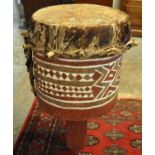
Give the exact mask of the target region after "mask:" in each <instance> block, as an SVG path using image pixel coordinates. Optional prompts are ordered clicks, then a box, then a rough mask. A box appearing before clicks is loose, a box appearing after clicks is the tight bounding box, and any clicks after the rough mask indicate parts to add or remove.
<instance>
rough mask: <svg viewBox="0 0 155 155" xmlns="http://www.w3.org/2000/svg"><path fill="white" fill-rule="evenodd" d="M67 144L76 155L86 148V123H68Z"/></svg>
mask: <svg viewBox="0 0 155 155" xmlns="http://www.w3.org/2000/svg"><path fill="white" fill-rule="evenodd" d="M66 126H67V134H66V143H67V146H68V148H69V149H70V150H72V151H74V152H75V154H76V155H78V153H79V152H80V150H81V149H83V148H84V146H85V144H86V131H87V122H86V121H67V123H66Z"/></svg>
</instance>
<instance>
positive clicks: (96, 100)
mask: <svg viewBox="0 0 155 155" xmlns="http://www.w3.org/2000/svg"><path fill="white" fill-rule="evenodd" d="M36 90H37V91H38V92H39V93H40V94H42V93H41V92H40V90H39V89H38V88H37V87H36ZM117 90H118V86H117V87H116V90H115V91H113V93H112V94H110V95H109V96H106V97H104V98H100V99H95V100H87V101H80V104H83V103H91V102H98V101H101V100H103V99H106V98H108V97H111V96H113V95H114V94H116V93H117ZM42 95H43V96H45V97H47V98H49V99H52V100H55V101H58V102H62V103H65V104H67V103H71V104H72V103H73V102H74V103H75V104H76V103H77V104H79V101H68V100H66V101H65V100H60V99H56V98H53V97H50V96H48V95H45V94H42Z"/></svg>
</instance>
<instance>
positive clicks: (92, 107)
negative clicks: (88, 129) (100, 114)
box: [38, 93, 118, 110]
mask: <svg viewBox="0 0 155 155" xmlns="http://www.w3.org/2000/svg"><path fill="white" fill-rule="evenodd" d="M117 95H118V94H117V93H116V94H115V95H114V96H113V97H112V98H111V99H110V100H108V101H107V102H104V103H103V104H99V105H95V106H93V104H92V105H91V106H90V107H74V106H73V107H64V106H60V105H58V104H54V103H52V102H49V101H47V100H45V99H44V98H42V97H41V96H40V95H39V94H38V96H39V97H40V98H41V100H43V101H44V102H45V103H47V104H49V105H52V106H54V107H57V108H61V109H66V110H69V109H70V110H89V109H94V108H99V107H102V106H105V105H107V104H108V103H110V102H111V101H113V100H114V99H115V98H116V97H117ZM73 102H74V101H73ZM73 105H74V104H73Z"/></svg>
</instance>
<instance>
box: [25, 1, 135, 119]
mask: <svg viewBox="0 0 155 155" xmlns="http://www.w3.org/2000/svg"><path fill="white" fill-rule="evenodd" d="M32 20H33V21H32V25H31V28H30V30H29V31H28V34H25V37H24V39H25V44H26V45H25V49H24V52H25V53H26V57H27V63H26V64H27V67H28V71H29V73H30V80H31V85H32V90H33V92H34V94H35V95H36V97H37V100H38V102H39V105H40V106H42V109H43V110H45V111H46V112H49V113H51V114H52V115H54V116H57V117H59V118H61V119H65V120H87V119H88V118H92V117H97V116H101V115H103V114H104V113H105V112H108V111H109V109H111V108H112V107H113V105H114V104H115V102H116V99H117V93H118V85H119V79H120V77H119V74H120V66H121V59H122V55H123V53H124V52H125V51H126V50H128V49H129V48H130V47H132V46H133V43H132V40H131V31H130V22H129V16H128V15H127V14H125V13H123V12H121V11H120V10H116V9H113V8H110V7H104V6H100V5H90V4H72V5H59V6H52V7H47V8H43V9H40V10H38V11H37V12H35V13H34V14H33V16H32Z"/></svg>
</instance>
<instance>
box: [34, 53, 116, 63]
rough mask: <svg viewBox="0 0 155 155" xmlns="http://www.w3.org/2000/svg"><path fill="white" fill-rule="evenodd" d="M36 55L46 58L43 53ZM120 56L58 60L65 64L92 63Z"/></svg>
mask: <svg viewBox="0 0 155 155" xmlns="http://www.w3.org/2000/svg"><path fill="white" fill-rule="evenodd" d="M35 54H36V55H38V56H41V57H43V58H44V55H42V54H41V53H39V52H36V53H35ZM117 56H118V55H116V56H108V57H103V58H95V59H92V58H88V59H70V58H69V59H65V58H58V60H61V61H65V62H84V61H85V62H92V61H101V60H109V59H112V58H114V57H117Z"/></svg>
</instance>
